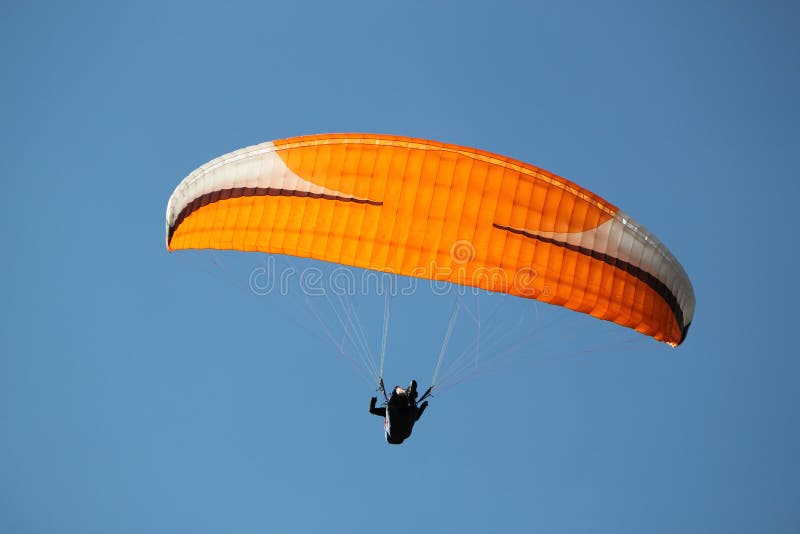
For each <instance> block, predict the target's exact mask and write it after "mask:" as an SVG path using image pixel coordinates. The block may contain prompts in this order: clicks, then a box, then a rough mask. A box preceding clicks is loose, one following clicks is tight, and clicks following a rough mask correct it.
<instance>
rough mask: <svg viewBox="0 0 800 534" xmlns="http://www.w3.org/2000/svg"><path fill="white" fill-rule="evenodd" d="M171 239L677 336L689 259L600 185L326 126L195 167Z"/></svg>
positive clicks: (176, 202)
mask: <svg viewBox="0 0 800 534" xmlns="http://www.w3.org/2000/svg"><path fill="white" fill-rule="evenodd" d="M167 248H168V249H169V250H170V251H172V250H179V249H201V248H213V249H233V250H242V251H258V252H268V253H279V254H290V255H294V256H303V257H309V258H315V259H319V260H326V261H331V262H336V263H341V264H346V265H352V266H356V267H363V268H367V269H374V270H378V271H383V272H389V273H395V274H402V275H408V276H415V277H420V278H430V279H436V280H447V281H450V282H453V283H456V284H462V285H469V286H475V287H480V288H482V289H487V290H491V291H500V292H505V293H509V294H513V295H517V296H521V297H527V298H534V299H538V300H541V301H543V302H547V303H550V304H555V305H558V306H564V307H567V308H570V309H573V310H576V311H579V312H582V313H587V314H590V315H592V316H594V317H597V318H600V319H604V320H608V321H612V322H615V323H617V324H620V325H623V326H626V327H629V328H633V329H635V330H637V331H639V332H641V333H643V334H646V335H648V336H652V337H654V338H655V339H658V340H660V341H664V342H666V343H669V344H671V345H673V346H675V345H678V344H679V343H681V342H682V341H683V339H684V338H685V336H686V332H687V330H688V328H689V325H690V323H691V320H692V316H693V314H694V293H693V290H692V286H691V283H690V281H689V278H688V276H687V275H686V272H685V271H684V270H683V268H682V267H681V265H680V263H679V262H678V261H677V260H676V259H675V257H674V256H673V255H672V254H671V253H670V252H669V250H667V248H666V247H665V246H664V245H662V244H661V243H660V242H659V241H658V239H656V238H655V237H654V236H653V235H651V234H650V233H648V232H647V231H646V230H645V229H644V228H643V227H642V226H641V225H639V224H638V223H636V222H634V221H633V220H632V219H631V218H630V217H629V216H627V215H626V214H624V213H622V212H621V211H620V210H619V209H617V208H616V207H615V206H613V205H612V204H610V203H609V202H607V201H605V200H603V199H602V198H600V197H599V196H597V195H595V194H594V193H592V192H590V191H587V190H586V189H583V188H581V187H580V186H578V185H576V184H574V183H572V182H570V181H568V180H565V179H564V178H561V177H559V176H556V175H554V174H552V173H549V172H547V171H545V170H542V169H540V168H538V167H535V166H533V165H529V164H526V163H522V162H520V161H516V160H513V159H510V158H506V157H503V156H499V155H496V154H492V153H489V152H484V151H481V150H476V149H472V148H466V147H461V146H457V145H449V144H444V143H438V142H434V141H426V140H422V139H414V138H408V137H396V136H387V135H375V134H326V135H313V136H304V137H294V138H289V139H283V140H279V141H272V142H267V143H262V144H260V145H256V146H252V147H249V148H245V149H242V150H238V151H236V152H232V153H230V154H226V155H224V156H222V157H220V158H217V159H215V160H213V161H211V162H209V163H207V164H205V165H203V166H202V167H200V168H199V169H197V170H195V171H194V172H192V173H191V174H190V175H189V176H187V177H186V178H185V179H184V180H183V181H182V182H181V183H180V185H178V187H177V188H176V189H175V192H174V193H173V194H172V196H171V197H170V200H169V205H168V207H167Z"/></svg>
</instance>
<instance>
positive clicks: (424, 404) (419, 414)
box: [415, 401, 428, 421]
mask: <svg viewBox="0 0 800 534" xmlns="http://www.w3.org/2000/svg"><path fill="white" fill-rule="evenodd" d="M427 407H428V401H425V402H423V403H422V404H420V406H419V410H417V418H416V419H415V421H419V418H420V417H422V412H424V411H425V408H427Z"/></svg>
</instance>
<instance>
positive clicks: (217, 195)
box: [167, 187, 383, 246]
mask: <svg viewBox="0 0 800 534" xmlns="http://www.w3.org/2000/svg"><path fill="white" fill-rule="evenodd" d="M265 196H270V197H308V198H318V199H322V200H339V201H341V202H355V203H356V204H369V205H370V206H382V205H383V202H378V201H377V200H369V199H363V198H353V197H340V196H338V195H329V194H326V193H311V192H309V191H298V190H297V189H279V188H275V187H234V188H231V189H220V190H218V191H213V192H211V193H206V194H204V195H200V196H199V197H197V198H195V199H194V200H193V201H191V202H190V203H189V204H187V205H186V207H185V208H183V209H182V210H181V212H180V213H179V214H178V216H177V217H176V218H175V221H174V222H173V223H172V224H171V225H170V227H169V231H168V233H167V245H168V246H169V244H170V243H171V242H172V236H173V235H174V234H175V230H177V229H178V226H180V224H181V223H182V222H183V221H184V219H186V217H188V216H189V215H191V214H192V213H194V212H195V211H197V210H199V209H200V208H202V207H203V206H208V205H209V204H213V203H214V202H219V201H220V200H228V199H229V198H240V197H265Z"/></svg>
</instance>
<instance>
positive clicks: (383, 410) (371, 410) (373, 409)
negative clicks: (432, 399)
mask: <svg viewBox="0 0 800 534" xmlns="http://www.w3.org/2000/svg"><path fill="white" fill-rule="evenodd" d="M376 402H378V398H377V397H372V398H371V399H370V400H369V413H371V414H372V415H380V416H381V417H386V408H384V407H381V408H376V407H375V403H376ZM425 404H427V402H426V403H425Z"/></svg>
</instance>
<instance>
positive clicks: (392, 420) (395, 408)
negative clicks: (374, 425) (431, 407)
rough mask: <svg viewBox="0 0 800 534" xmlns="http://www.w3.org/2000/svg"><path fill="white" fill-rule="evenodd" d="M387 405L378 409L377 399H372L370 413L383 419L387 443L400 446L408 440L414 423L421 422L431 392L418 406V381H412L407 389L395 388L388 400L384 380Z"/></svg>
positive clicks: (381, 384) (381, 386)
mask: <svg viewBox="0 0 800 534" xmlns="http://www.w3.org/2000/svg"><path fill="white" fill-rule="evenodd" d="M380 389H381V391H383V396H384V399H385V400H386V405H385V406H382V407H380V408H376V404H377V402H378V398H377V397H372V398H371V399H370V401H369V413H371V414H372V415H377V416H380V417H383V430H384V434H385V436H386V442H387V443H391V444H392V445H400V444H401V443H403V441H405V440H406V439H408V437H409V436H410V435H411V431H412V430H413V428H414V423H416V422H417V421H419V418H420V417H422V413H423V412H424V411H425V409H426V408H427V407H428V401H424V399H425V397H426V396H427V395H428V394H429V392H430V390H429V391H428V392H426V393H425V395H423V397H422V399H420V401H423V402H422V404H419V405H417V381H416V380H412V381H411V384H409V386H408V387H407V388H406V389H403V388H401V387H400V386H395V387H394V389H393V390H392V395H391V396H390V397H389V398H386V391H384V389H383V380H381V383H380Z"/></svg>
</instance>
